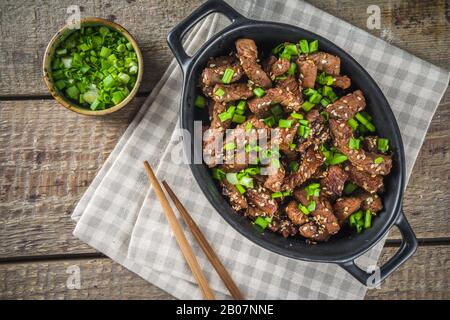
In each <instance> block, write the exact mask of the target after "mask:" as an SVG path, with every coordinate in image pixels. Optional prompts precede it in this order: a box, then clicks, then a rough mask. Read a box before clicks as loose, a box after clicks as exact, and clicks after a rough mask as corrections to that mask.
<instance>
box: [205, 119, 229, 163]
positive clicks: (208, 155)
mask: <svg viewBox="0 0 450 320" xmlns="http://www.w3.org/2000/svg"><path fill="white" fill-rule="evenodd" d="M223 133H224V132H223V130H222V129H217V128H206V130H204V132H203V161H205V163H206V164H207V165H208V167H210V168H213V167H215V166H217V165H218V164H219V163H222V162H223V153H222V148H223Z"/></svg>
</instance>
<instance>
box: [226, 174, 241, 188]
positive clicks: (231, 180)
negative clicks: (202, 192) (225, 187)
mask: <svg viewBox="0 0 450 320" xmlns="http://www.w3.org/2000/svg"><path fill="white" fill-rule="evenodd" d="M225 177H226V178H227V181H228V182H229V183H231V184H234V185H236V184H238V183H239V180H238V177H237V173H235V172H229V173H227V174H226V175H225Z"/></svg>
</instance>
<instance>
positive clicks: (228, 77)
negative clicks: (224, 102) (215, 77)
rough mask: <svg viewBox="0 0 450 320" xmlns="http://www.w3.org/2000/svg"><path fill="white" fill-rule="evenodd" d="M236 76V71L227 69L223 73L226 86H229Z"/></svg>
mask: <svg viewBox="0 0 450 320" xmlns="http://www.w3.org/2000/svg"><path fill="white" fill-rule="evenodd" d="M233 76H234V70H233V69H231V68H226V69H225V72H224V73H223V76H222V82H223V83H225V84H228V83H230V82H231V80H232V79H233Z"/></svg>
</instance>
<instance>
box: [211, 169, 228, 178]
mask: <svg viewBox="0 0 450 320" xmlns="http://www.w3.org/2000/svg"><path fill="white" fill-rule="evenodd" d="M212 174H213V178H214V179H216V180H222V179H223V178H225V175H226V173H225V171H223V170H222V169H219V168H213V170H212Z"/></svg>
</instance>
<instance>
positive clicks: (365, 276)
mask: <svg viewBox="0 0 450 320" xmlns="http://www.w3.org/2000/svg"><path fill="white" fill-rule="evenodd" d="M394 224H395V225H396V226H397V227H398V228H399V229H400V232H401V234H402V244H401V246H400V249H399V250H398V251H397V252H396V254H395V255H394V256H393V257H392V258H391V259H389V261H388V262H386V263H385V264H384V265H383V266H381V268H380V273H379V277H375V276H373V275H372V274H371V273H367V272H366V271H364V270H362V269H361V268H360V267H358V266H357V265H356V264H355V261H354V260H350V261H347V262H344V263H341V264H339V265H340V266H341V267H342V268H344V269H345V270H347V272H349V273H350V274H351V275H352V276H353V277H355V278H356V279H357V280H358V281H359V282H361V283H362V284H363V285H365V286H370V287H374V286H376V285H378V284H380V283H381V282H383V281H384V280H385V279H386V278H387V277H388V276H389V275H390V274H391V273H392V272H394V271H395V270H397V269H398V267H400V266H401V265H402V264H403V263H404V262H405V261H406V260H408V259H409V257H411V256H412V255H413V254H414V252H416V250H417V244H418V243H417V238H416V236H415V235H414V232H413V230H412V228H411V226H410V225H409V223H408V221H407V220H406V218H405V214H404V213H403V210H402V211H401V212H400V215H399V217H398V218H397V220H396V221H395V223H394ZM372 279H373V280H372ZM369 281H370V282H371V283H369Z"/></svg>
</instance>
